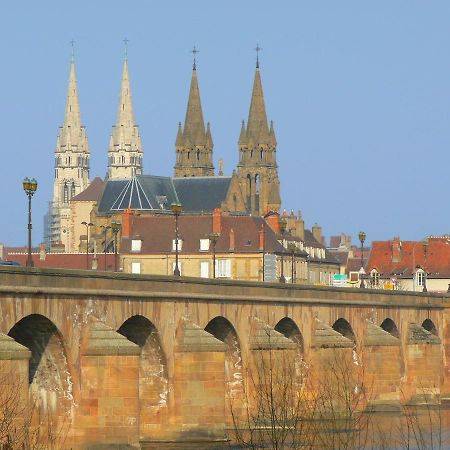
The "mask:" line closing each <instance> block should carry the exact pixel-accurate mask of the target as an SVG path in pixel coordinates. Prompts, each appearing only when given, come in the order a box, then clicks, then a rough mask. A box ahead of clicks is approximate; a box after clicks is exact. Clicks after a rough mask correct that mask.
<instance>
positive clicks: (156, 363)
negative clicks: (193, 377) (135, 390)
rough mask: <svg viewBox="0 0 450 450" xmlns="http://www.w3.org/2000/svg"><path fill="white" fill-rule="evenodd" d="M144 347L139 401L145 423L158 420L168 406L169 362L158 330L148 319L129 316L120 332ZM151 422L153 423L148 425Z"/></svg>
mask: <svg viewBox="0 0 450 450" xmlns="http://www.w3.org/2000/svg"><path fill="white" fill-rule="evenodd" d="M117 331H118V332H119V333H120V334H122V335H123V336H125V337H126V338H127V339H128V340H130V341H131V342H134V343H135V344H137V345H139V347H141V358H140V365H139V398H140V401H141V405H142V406H141V410H142V414H144V415H145V417H141V419H142V420H143V422H144V423H151V421H152V420H153V421H154V420H155V419H154V418H155V414H158V413H159V412H160V409H161V408H163V407H166V406H167V400H168V399H167V396H168V393H169V377H168V374H167V361H166V357H165V354H164V351H163V349H162V346H161V341H160V337H159V333H158V331H157V329H156V327H155V326H154V325H153V323H152V322H150V320H148V319H147V318H146V317H143V316H140V315H137V316H133V317H130V318H129V319H128V320H126V321H125V322H124V323H123V324H122V326H121V327H120V328H119V329H118V330H117ZM149 421H150V422H149Z"/></svg>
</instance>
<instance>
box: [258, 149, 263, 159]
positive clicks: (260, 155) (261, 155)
mask: <svg viewBox="0 0 450 450" xmlns="http://www.w3.org/2000/svg"><path fill="white" fill-rule="evenodd" d="M263 156H264V151H263V149H261V150H260V151H259V158H260V159H261V160H262V159H263Z"/></svg>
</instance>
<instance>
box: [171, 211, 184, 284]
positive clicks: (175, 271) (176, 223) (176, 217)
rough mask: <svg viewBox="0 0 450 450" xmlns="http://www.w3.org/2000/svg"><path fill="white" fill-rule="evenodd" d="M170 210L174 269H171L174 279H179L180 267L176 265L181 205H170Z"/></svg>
mask: <svg viewBox="0 0 450 450" xmlns="http://www.w3.org/2000/svg"><path fill="white" fill-rule="evenodd" d="M170 209H171V210H172V212H173V215H174V216H175V268H174V269H173V275H174V276H175V277H179V276H180V275H181V274H180V267H179V265H178V239H179V237H178V217H179V215H180V214H181V210H182V206H181V203H172V204H171V205H170Z"/></svg>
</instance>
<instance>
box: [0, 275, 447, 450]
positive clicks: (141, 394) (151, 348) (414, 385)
mask: <svg viewBox="0 0 450 450" xmlns="http://www.w3.org/2000/svg"><path fill="white" fill-rule="evenodd" d="M0 297H1V299H2V301H1V302H0V309H1V315H0V317H1V320H0V332H1V333H3V335H0V370H3V371H5V370H6V371H8V370H10V368H11V367H10V366H11V365H13V366H14V367H17V370H20V371H21V372H22V373H23V371H24V370H25V369H28V371H29V377H28V376H25V377H24V380H22V381H23V383H22V387H23V389H24V390H25V391H26V390H27V389H29V390H30V391H31V393H33V395H35V396H37V400H38V401H39V402H42V401H45V402H47V403H46V404H47V405H50V406H51V408H53V411H54V413H55V417H58V418H59V419H58V420H66V421H67V425H68V435H67V439H66V447H67V448H71V449H77V450H78V449H86V448H94V445H100V444H105V445H108V448H135V447H136V448H137V447H138V445H139V444H140V445H142V448H164V446H165V445H168V444H169V443H170V444H171V445H179V446H180V447H181V446H183V445H184V446H185V447H183V448H190V447H189V446H191V448H196V449H199V448H208V449H211V448H216V447H219V446H220V445H221V443H222V444H223V443H224V441H225V440H226V438H227V435H226V424H227V423H229V420H230V416H229V409H228V408H229V407H228V405H229V399H236V402H237V404H239V399H242V388H243V385H242V383H245V382H246V381H245V376H246V372H245V368H247V367H249V365H254V366H256V367H259V366H258V364H261V363H263V362H264V361H267V360H268V358H269V357H270V356H271V355H272V356H273V357H274V358H276V360H278V359H280V360H283V358H284V356H283V355H285V356H286V358H288V359H289V358H292V357H293V356H295V355H292V352H296V353H298V352H299V353H300V354H301V355H302V359H304V360H305V361H308V364H310V367H311V370H315V371H317V377H319V373H320V370H321V367H325V366H326V364H327V363H329V361H330V360H331V361H333V360H336V358H338V360H348V361H349V362H350V367H353V368H355V370H356V368H357V367H359V364H360V363H364V364H365V369H366V370H365V376H367V377H368V380H372V381H373V382H374V384H375V389H374V390H373V395H372V397H371V399H372V404H369V405H364V407H369V408H374V409H377V410H390V411H392V409H393V408H398V407H399V405H400V404H401V403H404V402H406V403H411V402H413V403H415V404H417V403H420V402H423V401H424V398H425V397H424V395H425V396H426V398H427V401H428V402H431V403H434V402H436V401H437V399H438V398H439V397H440V398H441V399H446V398H448V397H449V394H450V388H449V387H450V383H449V381H448V371H449V367H448V361H447V359H445V358H444V355H447V354H448V348H449V339H448V336H449V335H450V332H449V329H450V322H449V317H450V315H449V314H448V308H449V306H450V303H449V298H448V296H438V295H425V294H413V293H398V292H381V291H374V290H370V289H365V290H360V291H358V292H356V291H354V290H347V289H338V288H311V287H302V286H290V285H279V284H277V285H263V284H261V283H248V282H226V281H222V280H215V281H210V280H208V281H202V280H198V279H188V278H183V279H180V280H174V278H173V277H162V276H159V277H157V276H154V277H150V276H130V275H125V274H105V273H89V274H87V273H86V272H76V271H62V270H59V271H57V270H42V269H32V270H31V271H30V270H26V269H23V268H8V267H2V268H0ZM7 334H8V335H9V337H8V336H5V335H7ZM11 338H13V339H14V341H16V342H17V343H18V344H20V346H18V344H16V342H14V341H13V340H12V339H11ZM23 346H24V347H27V348H28V349H29V350H31V354H32V355H33V358H32V360H30V364H29V366H28V367H22V366H24V364H23V362H24V361H27V358H28V357H29V356H30V352H28V351H27V350H26V349H25V348H24V347H23ZM11 349H12V350H13V351H11ZM268 352H273V353H271V354H270V353H268ZM355 358H356V360H357V361H358V365H357V364H355V363H354V361H355ZM317 379H319V378H317ZM237 380H238V382H237ZM239 380H242V381H239ZM126 446H128V447H126ZM186 446H187V447H186ZM172 448H173V447H172Z"/></svg>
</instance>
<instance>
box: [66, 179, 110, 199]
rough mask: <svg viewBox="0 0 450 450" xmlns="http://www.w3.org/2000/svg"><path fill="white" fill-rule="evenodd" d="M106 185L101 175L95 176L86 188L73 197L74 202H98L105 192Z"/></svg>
mask: <svg viewBox="0 0 450 450" xmlns="http://www.w3.org/2000/svg"><path fill="white" fill-rule="evenodd" d="M104 187H105V183H104V181H103V180H102V179H101V178H100V177H95V178H94V179H93V180H92V182H91V184H90V185H89V186H88V187H87V188H86V189H85V190H84V191H81V192H80V193H79V194H78V195H75V197H72V199H71V201H72V202H96V201H98V199H99V198H100V196H101V195H102V193H103V188H104Z"/></svg>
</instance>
